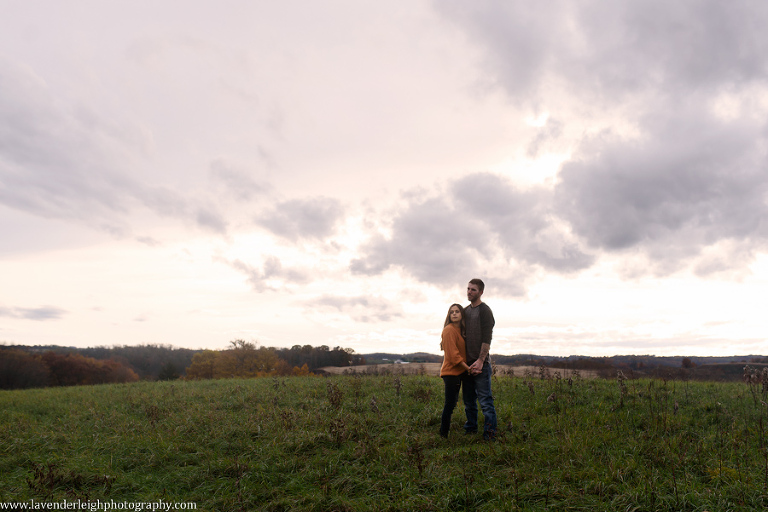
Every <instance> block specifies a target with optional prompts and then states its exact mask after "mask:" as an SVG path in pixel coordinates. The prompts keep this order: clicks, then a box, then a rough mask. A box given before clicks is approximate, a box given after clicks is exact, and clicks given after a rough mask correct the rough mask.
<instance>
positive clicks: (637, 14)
mask: <svg viewBox="0 0 768 512" xmlns="http://www.w3.org/2000/svg"><path fill="white" fill-rule="evenodd" d="M435 8H436V9H437V11H438V12H440V13H442V14H443V15H444V16H445V17H446V18H447V19H449V20H451V21H452V22H453V23H455V24H456V25H457V26H459V27H460V28H461V29H462V30H464V31H465V32H466V33H467V34H468V35H469V37H470V39H471V40H472V41H474V42H476V43H477V44H479V46H480V47H481V48H483V49H484V50H485V61H484V66H483V67H484V70H485V71H486V72H487V73H488V75H489V76H490V77H492V79H494V80H495V82H496V83H497V84H499V85H500V86H501V87H503V88H504V89H505V90H506V91H507V92H508V93H509V94H510V95H511V96H512V97H513V98H514V99H515V100H517V101H521V102H530V103H535V102H537V101H547V100H550V101H551V99H552V98H548V95H549V94H550V93H551V92H552V91H553V90H558V92H561V93H566V95H568V94H575V95H577V96H579V97H581V98H582V99H583V100H585V101H595V100H600V101H607V102H623V101H626V100H627V98H628V97H630V96H632V95H636V94H639V93H643V92H647V91H654V92H658V93H660V94H662V95H664V94H673V95H679V94H681V93H687V92H690V91H696V90H701V89H703V88H704V89H709V88H718V87H720V86H721V85H722V84H723V83H744V82H747V81H751V80H755V79H758V80H761V81H762V80H764V77H765V76H766V71H768V59H766V55H768V38H766V37H765V33H764V30H763V27H764V26H765V24H766V23H767V22H768V6H764V5H760V4H755V3H754V2H747V1H737V2H732V3H729V4H727V5H726V4H722V3H720V2H717V1H715V0H708V1H703V2H699V1H693V0H687V1H681V2H675V3H674V4H670V3H669V2H664V1H662V0H652V1H649V2H616V3H610V4H606V3H604V2H578V3H574V2H569V1H567V0H559V1H558V0H556V1H554V2H547V3H546V4H542V3H535V2H534V3H531V2H495V1H491V0H484V1H479V2H463V1H460V0H449V1H446V2H438V3H435Z"/></svg>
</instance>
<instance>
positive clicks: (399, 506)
mask: <svg viewBox="0 0 768 512" xmlns="http://www.w3.org/2000/svg"><path fill="white" fill-rule="evenodd" d="M566 378H567V376H566ZM398 383H399V384H400V386H399V387H400V389H399V393H398V386H397V384H398ZM493 385H494V396H495V398H496V407H497V413H498V416H499V438H498V440H497V441H496V442H495V443H488V442H484V441H483V440H482V437H481V436H477V435H475V436H464V435H463V434H462V432H461V430H462V429H461V425H462V424H463V421H464V413H463V408H462V407H461V404H460V405H459V408H457V410H456V412H455V414H454V419H453V425H452V431H451V434H450V436H449V438H448V439H447V440H446V439H443V438H441V437H439V436H438V435H437V430H438V427H439V417H440V412H441V410H442V399H443V389H442V381H441V380H440V379H439V378H436V377H426V376H395V375H387V376H362V377H361V376H357V377H353V376H338V377H330V378H317V377H293V378H279V379H272V378H262V379H254V380H219V381H199V382H181V381H179V382H157V383H150V382H141V383H136V384H123V385H104V386H87V387H71V388H48V389H36V390H24V391H3V392H0V410H1V411H3V413H2V418H1V419H0V501H3V502H10V501H20V500H30V499H35V500H39V501H42V500H48V501H60V500H63V499H69V500H74V499H78V498H79V499H81V500H86V499H89V500H95V499H100V500H102V501H103V500H111V499H113V500H116V501H145V502H146V501H156V500H160V499H162V500H163V501H165V502H195V503H196V504H197V509H198V510H212V511H213V510H216V511H229V510H267V511H282V510H316V511H328V510H338V511H347V510H349V511H352V510H354V511H360V510H363V511H364V510H377V511H378V510H393V511H394V510H440V511H444V510H457V511H458V510H461V511H463V510H489V511H490V510H547V509H549V510H611V511H613V510H691V511H694V510H698V511H703V510H712V511H713V510H718V511H722V510H756V509H764V508H765V507H766V506H768V453H767V452H766V432H765V430H766V427H768V426H767V425H766V423H768V407H766V405H765V404H764V403H762V402H761V401H762V400H766V397H765V396H764V395H763V393H762V389H760V388H757V387H752V388H750V387H749V386H748V385H746V384H723V383H718V384H715V383H696V382H679V381H677V382H676V381H668V382H664V381H661V380H637V381H624V382H623V383H619V382H617V381H616V380H581V379H574V380H573V381H572V383H571V384H569V383H568V381H567V380H566V379H559V378H555V379H549V380H541V379H539V378H538V377H536V378H533V377H528V378H527V379H524V378H519V377H507V376H499V377H494V383H493ZM553 393H554V395H553ZM676 404H677V405H676ZM481 421H482V420H481Z"/></svg>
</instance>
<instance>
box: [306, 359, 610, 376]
mask: <svg viewBox="0 0 768 512" xmlns="http://www.w3.org/2000/svg"><path fill="white" fill-rule="evenodd" d="M441 366H442V365H441V364H440V363H408V364H394V363H388V364H369V365H363V366H325V367H323V368H320V370H321V371H323V372H325V373H327V374H330V375H345V374H354V373H368V374H373V375H387V374H391V375H431V376H435V377H437V376H439V375H440V367H441ZM541 372H542V367H540V366H510V365H505V364H499V365H496V373H497V374H502V375H514V376H516V377H525V376H526V375H528V376H532V377H540V376H541ZM544 372H545V375H546V376H548V377H554V376H555V374H556V372H560V376H561V377H563V378H564V379H567V378H568V377H571V376H572V375H573V370H564V369H562V368H544ZM579 375H580V376H581V377H582V378H584V379H594V378H596V377H597V372H594V371H591V370H579Z"/></svg>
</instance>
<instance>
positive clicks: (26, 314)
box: [0, 306, 67, 321]
mask: <svg viewBox="0 0 768 512" xmlns="http://www.w3.org/2000/svg"><path fill="white" fill-rule="evenodd" d="M66 313H67V311H66V310H64V309H61V308H57V307H55V306H40V307H37V308H19V307H16V308H7V307H0V316H5V317H9V318H21V319H24V320H40V321H44V320H58V319H60V318H61V317H62V316H64V315H65V314H66Z"/></svg>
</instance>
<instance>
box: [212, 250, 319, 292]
mask: <svg viewBox="0 0 768 512" xmlns="http://www.w3.org/2000/svg"><path fill="white" fill-rule="evenodd" d="M227 263H229V265H230V266H231V267H232V268H234V269H236V270H238V271H240V272H242V273H243V274H245V275H246V276H247V278H248V279H247V282H248V284H250V285H251V287H252V288H253V289H254V290H255V291H257V292H264V291H267V290H277V289H283V287H284V286H286V285H292V284H306V283H308V282H310V281H311V278H312V276H311V274H310V272H308V271H306V270H301V269H296V268H285V267H283V264H282V263H281V262H280V260H279V259H278V258H276V257H275V256H270V257H268V258H266V259H265V260H264V263H263V264H262V268H260V269H259V268H255V267H252V266H251V265H248V264H247V263H244V262H242V261H241V260H235V261H232V262H227Z"/></svg>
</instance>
